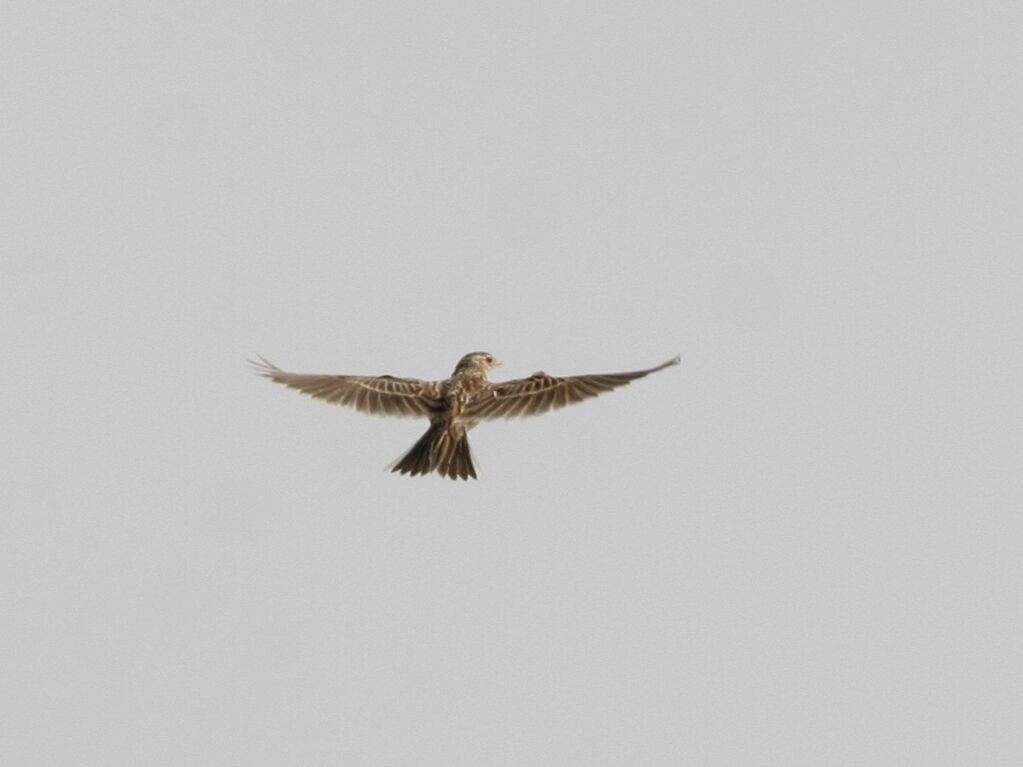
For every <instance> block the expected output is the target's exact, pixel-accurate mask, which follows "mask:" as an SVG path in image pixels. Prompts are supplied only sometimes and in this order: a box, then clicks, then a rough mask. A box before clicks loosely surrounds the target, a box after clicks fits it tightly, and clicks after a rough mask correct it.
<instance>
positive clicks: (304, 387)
mask: <svg viewBox="0 0 1023 767" xmlns="http://www.w3.org/2000/svg"><path fill="white" fill-rule="evenodd" d="M678 363H679V358H678V357H675V358H674V359H671V360H668V361H667V362H665V363H664V364H663V365H658V366H657V367H653V368H649V369H647V370H637V371H634V372H631V373H599V374H593V375H580V376H568V377H563V378H557V377H555V376H551V375H548V374H547V373H543V372H539V373H534V374H533V375H531V376H530V377H529V378H520V379H517V380H514V381H504V382H502V383H490V382H489V381H488V380H487V374H488V373H489V372H490V371H491V370H492V369H493V368H494V367H496V366H497V365H499V364H500V363H499V362H497V361H496V360H495V359H494V357H493V355H491V354H488V353H487V352H470V353H469V354H466V355H465V356H464V357H462V359H461V360H459V362H458V365H456V366H455V370H454V372H453V373H452V374H451V377H450V378H448V379H445V380H443V381H420V380H418V379H416V378H395V377H394V376H389V375H384V376H346V375H305V374H301V373H288V372H286V371H284V370H281V369H280V368H279V367H277V366H276V365H272V364H271V363H269V362H267V361H266V360H265V359H263V358H262V357H260V362H254V363H253V364H254V365H255V366H256V368H257V370H258V371H259V374H260V375H263V376H266V377H267V378H269V379H271V380H273V381H276V382H277V383H280V384H284V385H285V386H287V387H289V388H291V389H297V390H298V391H300V392H303V393H305V394H308V395H309V396H311V397H316V398H317V399H322V400H325V401H326V402H331V403H335V404H338V405H345V406H346V407H351V408H354V409H356V410H361V411H362V412H364V413H371V414H374V415H388V416H419V417H426V418H429V419H430V428H429V429H427V431H426V433H425V434H424V435H423V436H422V437H421V438H420V439H419V441H418V442H416V444H415V445H413V446H412V449H411V450H409V451H408V452H407V453H406V454H405V455H404V456H402V457H401V458H400V459H399V460H398V461H396V462H395V464H394V466H393V468H392V469H391V470H392V471H397V472H400V473H402V474H410V475H412V476H416V475H418V474H429V473H430V472H432V471H436V472H437V473H439V474H440V475H441V476H444V477H450V478H451V479H468V478H469V477H472V478H474V479H475V477H476V468H475V466H474V465H473V461H472V454H471V452H470V451H469V441H468V439H467V438H466V432H468V431H469V429H471V428H473V427H474V426H475V425H476V424H477V423H478V422H480V421H488V420H492V419H497V418H516V417H524V416H531V415H540V414H541V413H546V412H548V411H549V410H556V409H557V408H559V407H564V406H565V405H571V404H573V403H575V402H582V401H583V400H585V399H589V398H590V397H596V396H598V395H600V394H603V393H604V392H606V391H611V390H612V389H616V388H618V387H619V386H625V385H626V384H627V383H629V382H630V381H634V380H636V379H637V378H642V377H643V376H646V375H649V374H650V373H655V372H657V371H658V370H663V369H664V368H666V367H668V366H670V365H677V364H678Z"/></svg>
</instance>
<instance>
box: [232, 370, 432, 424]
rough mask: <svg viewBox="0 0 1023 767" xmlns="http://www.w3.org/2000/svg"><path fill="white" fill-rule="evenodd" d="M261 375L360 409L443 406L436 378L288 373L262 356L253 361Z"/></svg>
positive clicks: (405, 412) (428, 411)
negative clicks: (429, 379)
mask: <svg viewBox="0 0 1023 767" xmlns="http://www.w3.org/2000/svg"><path fill="white" fill-rule="evenodd" d="M252 365H253V366H254V367H255V368H256V371H257V372H258V373H259V375H261V376H265V377H266V378H269V379H270V380H271V381H275V382H276V383H279V384H283V385H284V386H287V387H288V388H289V389H295V390H297V391H300V392H302V393H303V394H308V395H309V396H310V397H314V398H316V399H321V400H324V401H325V402H330V403H331V404H336V405H342V406H344V407H351V408H354V409H355V410H359V411H361V412H363V413H370V414H372V415H388V416H416V417H419V416H430V415H432V414H434V413H436V412H437V411H438V410H440V409H441V408H442V407H443V400H442V398H441V394H440V386H439V384H438V383H437V382H436V381H420V380H419V379H416V378H395V377H394V376H346V375H308V374H305V373H289V372H287V371H285V370H281V369H280V368H279V367H277V366H276V365H274V364H272V363H270V362H267V361H266V360H265V359H263V358H262V357H260V358H259V362H255V361H253V362H252Z"/></svg>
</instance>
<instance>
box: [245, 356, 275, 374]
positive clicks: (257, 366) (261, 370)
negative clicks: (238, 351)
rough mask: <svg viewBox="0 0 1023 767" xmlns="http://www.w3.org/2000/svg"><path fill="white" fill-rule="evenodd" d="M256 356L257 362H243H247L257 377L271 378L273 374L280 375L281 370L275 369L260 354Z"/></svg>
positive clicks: (273, 365)
mask: <svg viewBox="0 0 1023 767" xmlns="http://www.w3.org/2000/svg"><path fill="white" fill-rule="evenodd" d="M256 356H257V357H259V361H258V362H257V361H256V360H245V361H246V362H248V363H249V365H250V366H251V367H252V368H253V369H254V370H255V371H256V373H258V374H259V375H261V376H266V377H267V378H272V377H273V375H274V373H280V372H281V369H280V368H279V367H277V366H276V365H275V364H273V363H272V362H270V360H268V359H267V358H266V357H264V356H263V355H262V354H259V353H258V352H257V353H256Z"/></svg>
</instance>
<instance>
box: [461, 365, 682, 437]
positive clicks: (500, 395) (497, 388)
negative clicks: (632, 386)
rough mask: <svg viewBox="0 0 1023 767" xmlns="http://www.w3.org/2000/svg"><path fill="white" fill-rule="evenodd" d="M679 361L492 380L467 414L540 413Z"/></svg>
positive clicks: (513, 415)
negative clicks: (620, 370)
mask: <svg viewBox="0 0 1023 767" xmlns="http://www.w3.org/2000/svg"><path fill="white" fill-rule="evenodd" d="M679 361H680V360H679V358H678V357H675V358H674V359H671V360H668V361H667V362H665V363H664V364H663V365H658V366H657V367H653V368H649V369H647V370H636V371H632V372H629V373H596V374H592V375H581V376H567V377H564V378H558V377H555V376H551V375H547V374H546V373H534V374H533V375H531V376H530V377H529V378H519V379H516V380H514V381H504V382H502V383H494V384H489V385H488V386H487V387H486V388H485V389H483V390H482V391H480V392H479V393H478V394H476V395H475V396H474V397H473V398H472V399H470V400H469V402H468V403H466V408H465V412H464V415H465V416H466V417H467V418H470V419H473V420H480V421H483V420H489V419H494V418H516V417H524V416H531V415H540V414H542V413H546V412H549V411H551V410H556V409H558V408H561V407H564V406H565V405H571V404H574V403H576V402H582V401H583V400H586V399H590V398H591V397H597V396H599V395H601V394H603V393H604V392H608V391H611V390H612V389H617V388H618V387H619V386H625V385H626V384H628V383H629V382H630V381H635V380H636V379H637V378H643V377H644V376H648V375H650V374H651V373H656V372H657V371H658V370H663V369H664V368H666V367H669V366H671V365H677V364H679Z"/></svg>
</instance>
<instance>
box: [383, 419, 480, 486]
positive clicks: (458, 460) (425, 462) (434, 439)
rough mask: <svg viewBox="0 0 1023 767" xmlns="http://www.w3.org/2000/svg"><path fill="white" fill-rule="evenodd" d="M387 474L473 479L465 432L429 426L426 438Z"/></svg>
mask: <svg viewBox="0 0 1023 767" xmlns="http://www.w3.org/2000/svg"><path fill="white" fill-rule="evenodd" d="M391 471H396V472H398V473H400V474H409V475H411V476H413V477H415V476H417V475H419V474H429V473H430V472H431V471H436V472H437V473H438V474H440V475H441V476H442V477H449V478H451V479H469V477H472V478H473V479H476V467H475V466H473V462H472V453H471V452H470V450H469V440H468V438H467V437H466V434H465V429H464V428H462V427H461V426H454V427H451V428H449V427H447V426H446V425H445V424H444V423H443V422H440V421H438V422H436V423H432V424H430V428H429V429H427V430H426V434H424V435H423V436H422V437H420V438H419V441H418V442H416V444H414V445H413V446H412V448H411V449H410V450H409V451H408V452H407V453H405V455H404V456H402V457H401V458H400V459H399V460H398V462H397V463H395V465H394V466H393V467H392V468H391Z"/></svg>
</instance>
